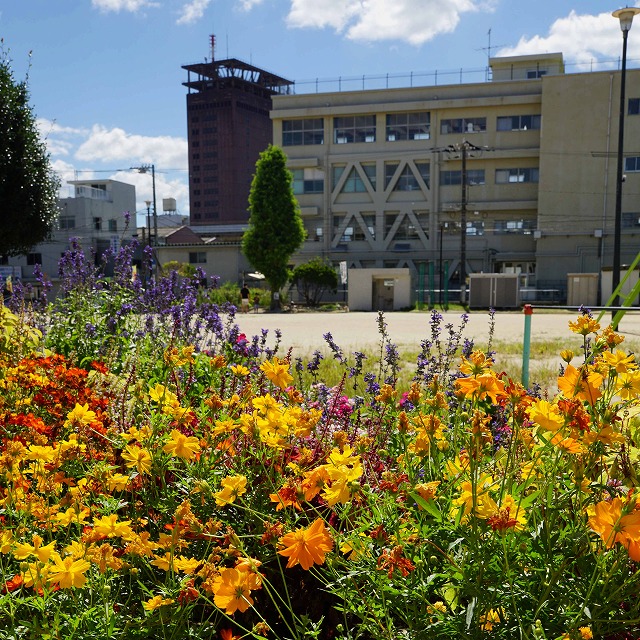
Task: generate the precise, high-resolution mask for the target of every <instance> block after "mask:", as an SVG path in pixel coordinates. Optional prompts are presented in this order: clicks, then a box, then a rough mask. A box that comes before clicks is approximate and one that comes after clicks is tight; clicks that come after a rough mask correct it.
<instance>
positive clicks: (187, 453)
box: [162, 429, 200, 460]
mask: <svg viewBox="0 0 640 640" xmlns="http://www.w3.org/2000/svg"><path fill="white" fill-rule="evenodd" d="M162 450H163V451H164V452H165V453H168V454H170V455H172V456H177V457H178V458H182V459H183V460H193V458H194V457H195V455H196V454H197V453H199V451H200V441H199V440H198V438H195V437H193V436H185V435H184V434H183V433H181V432H180V431H178V430H177V429H174V430H173V431H172V432H171V437H170V439H169V441H168V442H167V444H165V445H164V447H163V448H162Z"/></svg>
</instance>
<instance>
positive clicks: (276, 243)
mask: <svg viewBox="0 0 640 640" xmlns="http://www.w3.org/2000/svg"><path fill="white" fill-rule="evenodd" d="M292 181H293V178H292V175H291V172H290V171H289V170H288V169H287V157H286V155H285V154H284V152H283V151H282V149H280V148H279V147H276V146H274V145H269V147H268V148H267V149H266V150H265V151H263V152H262V153H261V154H260V157H259V158H258V161H257V162H256V172H255V175H254V176H253V182H252V183H251V191H250V193H249V212H250V217H249V227H248V229H247V230H246V231H245V233H244V236H243V238H242V252H243V253H244V255H245V256H246V257H247V260H249V262H250V263H251V264H252V265H253V267H254V268H255V269H257V270H258V271H260V272H261V273H262V274H263V275H264V277H265V279H266V280H267V282H268V283H269V287H270V289H271V308H272V309H273V308H279V307H280V302H279V300H278V299H277V296H275V294H276V293H278V292H279V291H280V289H281V288H282V287H283V286H284V285H285V284H286V283H287V280H288V279H289V271H288V264H289V258H290V257H291V256H292V255H293V253H295V251H296V250H297V249H298V248H299V247H300V246H301V245H302V243H303V242H304V238H305V230H304V225H303V223H302V218H301V217H300V207H299V206H298V201H297V200H296V198H295V196H294V195H293V187H292Z"/></svg>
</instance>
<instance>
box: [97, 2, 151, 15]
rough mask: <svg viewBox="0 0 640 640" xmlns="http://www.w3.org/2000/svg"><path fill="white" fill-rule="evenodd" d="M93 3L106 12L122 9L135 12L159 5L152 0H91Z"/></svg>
mask: <svg viewBox="0 0 640 640" xmlns="http://www.w3.org/2000/svg"><path fill="white" fill-rule="evenodd" d="M91 5H92V6H93V7H95V8H96V9H100V11H104V12H105V13H108V12H109V11H113V12H115V13H119V12H120V11H129V12H131V13H135V12H136V11H140V9H144V8H145V7H157V6H158V3H157V2H151V1H150V0H91Z"/></svg>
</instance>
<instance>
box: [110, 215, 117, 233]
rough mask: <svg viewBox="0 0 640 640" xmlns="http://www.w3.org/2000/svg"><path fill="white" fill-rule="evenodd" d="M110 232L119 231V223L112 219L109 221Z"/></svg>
mask: <svg viewBox="0 0 640 640" xmlns="http://www.w3.org/2000/svg"><path fill="white" fill-rule="evenodd" d="M109 231H111V232H116V231H118V221H117V220H116V219H115V218H111V219H110V220H109Z"/></svg>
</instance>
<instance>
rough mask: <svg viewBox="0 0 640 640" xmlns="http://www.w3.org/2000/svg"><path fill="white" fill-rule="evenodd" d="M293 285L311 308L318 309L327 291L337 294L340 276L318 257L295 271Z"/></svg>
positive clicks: (292, 277) (292, 275) (292, 278)
mask: <svg viewBox="0 0 640 640" xmlns="http://www.w3.org/2000/svg"><path fill="white" fill-rule="evenodd" d="M291 283H292V284H293V285H295V286H296V288H297V289H298V293H299V294H300V295H301V296H302V297H303V298H304V300H305V302H306V303H307V304H308V305H309V306H311V307H316V306H318V304H320V300H322V296H323V295H324V294H325V292H326V291H333V292H334V293H335V292H336V290H337V288H338V274H337V273H336V270H335V269H334V267H332V266H331V265H330V264H329V263H328V262H325V261H324V260H322V259H321V258H318V257H316V258H313V260H310V261H309V262H305V263H304V264H300V265H298V266H297V267H296V268H295V269H294V270H293V272H292V274H291Z"/></svg>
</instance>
